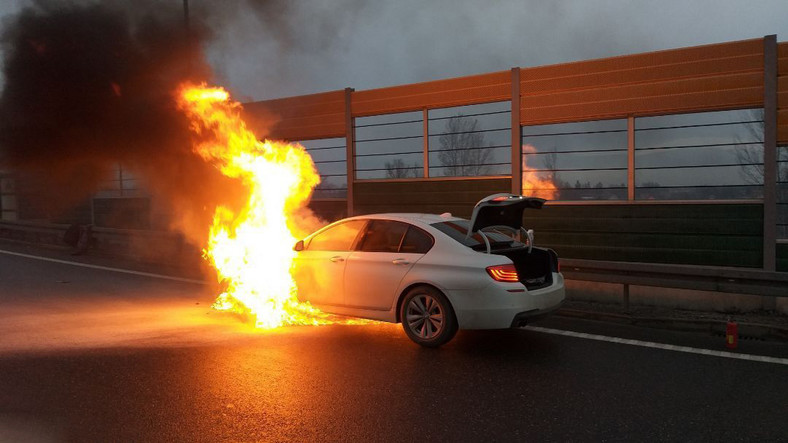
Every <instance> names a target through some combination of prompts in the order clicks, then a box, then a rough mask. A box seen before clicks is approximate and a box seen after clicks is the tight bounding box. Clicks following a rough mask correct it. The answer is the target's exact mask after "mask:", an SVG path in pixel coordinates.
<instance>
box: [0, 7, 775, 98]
mask: <svg viewBox="0 0 788 443" xmlns="http://www.w3.org/2000/svg"><path fill="white" fill-rule="evenodd" d="M26 3H28V1H22V0H3V1H2V2H0V16H1V17H2V18H1V19H0V20H2V19H8V17H9V16H11V15H13V14H14V13H15V12H16V11H18V10H19V9H20V8H21V7H23V5H25V4H26ZM189 3H190V9H191V14H192V17H194V19H198V18H204V19H205V20H206V21H208V22H209V23H210V26H211V27H212V28H213V32H214V37H213V39H212V40H210V41H209V42H208V44H207V47H206V52H207V55H208V59H209V61H210V63H211V65H212V67H213V68H214V72H215V75H216V78H215V81H216V82H217V83H220V84H222V85H225V86H227V87H229V88H230V89H231V90H232V91H233V92H234V93H235V94H236V96H237V97H238V98H239V99H241V100H242V101H247V100H259V99H266V98H276V97H284V96H291V95H299V94H308V93H314V92H322V91H328V90H334V89H342V88H345V87H353V88H356V89H357V90H361V89H370V88H377V87H384V86H391V85H397V84H404V83H413V82H421V81H427V80H435V79H441V78H450V77H457V76H463V75H470V74H478V73H484V72H492V71H500V70H506V69H509V68H511V67H514V66H521V67H528V66H538V65H545V64H553V63H560V62H567V61H573V60H585V59H591V58H599V57H608V56H614V55H622V54H631V53H637V52H646V51H654V50H659V49H669V48H677V47H684V46H693V45H701V44H708V43H717V42H724V41H731V40H741V39H749V38H761V37H763V36H764V35H767V34H777V38H778V41H786V40H788V1H786V0H773V1H772V0H761V1H758V0H749V1H741V0H731V1H720V0H717V1H711V0H702V1H699V0H693V1H687V0H661V1H623V0H621V1H615V0H599V1H591V0H586V1H583V0H565V1H547V0H540V1H537V0H520V1H506V0H486V1H474V0H430V1H425V0H396V1H383V0H377V1H376V0H322V1H321V0H309V1H286V0H275V1H271V0H267V1H260V0H231V1H222V2H218V1H212V0H191V1H190V2H189ZM182 4H183V2H182V1H181V0H168V1H161V6H160V7H161V8H162V10H164V9H170V8H171V9H173V10H175V11H177V10H180V8H182Z"/></svg>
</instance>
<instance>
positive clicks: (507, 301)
mask: <svg viewBox="0 0 788 443" xmlns="http://www.w3.org/2000/svg"><path fill="white" fill-rule="evenodd" d="M518 287H519V288H521V289H522V292H510V291H511V290H512V289H514V288H518ZM446 295H447V296H448V297H449V300H450V301H451V304H452V307H453V308H454V313H455V314H456V315H457V323H458V325H459V327H460V329H507V328H511V327H513V326H517V324H518V321H524V320H532V319H533V318H534V317H540V316H543V315H548V314H550V313H551V312H553V311H555V310H556V309H558V308H559V307H560V306H561V304H562V303H563V302H564V298H565V290H564V279H563V276H561V274H558V273H554V274H553V284H552V285H550V286H548V287H546V288H541V289H537V290H533V291H525V290H524V287H523V286H522V285H521V284H519V283H494V284H491V285H489V286H487V287H485V288H483V289H481V290H475V291H447V294H446Z"/></svg>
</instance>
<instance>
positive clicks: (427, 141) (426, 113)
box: [421, 108, 430, 178]
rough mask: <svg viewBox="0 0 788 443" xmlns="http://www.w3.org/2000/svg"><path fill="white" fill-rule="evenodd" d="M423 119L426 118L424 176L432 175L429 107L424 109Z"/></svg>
mask: <svg viewBox="0 0 788 443" xmlns="http://www.w3.org/2000/svg"><path fill="white" fill-rule="evenodd" d="M421 118H422V120H424V122H423V123H424V178H429V176H430V111H429V110H427V108H424V109H423V110H422V117H421Z"/></svg>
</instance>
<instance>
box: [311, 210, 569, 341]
mask: <svg viewBox="0 0 788 443" xmlns="http://www.w3.org/2000/svg"><path fill="white" fill-rule="evenodd" d="M352 219H370V220H371V219H375V220H394V221H401V222H405V223H408V224H411V225H414V226H416V227H418V228H421V229H422V230H424V231H426V232H427V233H429V234H430V235H431V236H432V237H433V238H434V240H435V242H434V244H433V246H432V248H431V249H430V250H429V251H428V252H427V253H426V254H407V253H405V254H403V253H390V252H361V251H344V254H346V255H344V257H345V259H346V260H345V262H344V267H343V268H342V274H341V275H342V280H343V281H342V282H341V284H336V283H334V284H335V286H333V287H331V286H326V285H323V286H321V290H320V291H321V292H319V293H318V294H316V295H317V297H314V296H312V295H311V294H302V297H303V298H305V299H306V300H308V301H310V302H312V304H314V305H316V306H317V307H318V308H321V309H323V310H325V311H327V312H331V313H335V314H341V315H350V316H356V317H363V318H370V319H375V320H382V321H388V322H396V321H397V310H398V301H399V300H400V297H401V296H402V295H403V294H404V293H405V292H406V290H407V289H408V288H410V287H412V286H414V285H420V284H422V285H424V284H425V285H430V286H434V287H435V288H437V289H439V290H440V291H441V292H442V293H443V294H444V295H446V297H447V298H448V299H449V301H450V302H451V305H452V307H453V309H454V313H455V315H456V317H457V321H458V325H459V328H460V329H502V328H509V327H511V326H512V325H513V321H514V319H515V316H516V315H518V314H522V313H530V314H529V315H531V314H532V315H539V314H543V313H548V312H550V311H552V310H555V309H556V308H558V307H559V306H560V305H561V303H562V302H563V300H564V297H565V290H564V280H563V277H562V276H561V274H560V273H557V272H554V273H553V275H552V277H553V282H552V284H551V285H550V286H548V287H544V288H540V289H536V290H532V291H529V290H528V289H526V288H525V286H524V285H523V284H522V283H519V282H517V283H506V282H499V281H495V280H493V279H492V278H491V277H490V275H489V274H488V273H487V271H486V268H487V267H488V266H496V265H502V264H511V263H512V261H511V260H510V259H509V258H508V257H506V256H504V255H496V254H487V253H484V252H477V251H474V250H473V249H471V248H469V247H467V246H465V245H463V244H461V243H459V242H457V241H456V240H454V239H452V238H451V237H449V236H448V235H446V234H445V233H443V232H441V231H440V230H438V229H436V228H434V227H432V226H431V224H432V223H436V222H443V221H454V220H462V219H459V218H456V217H444V216H437V215H430V214H372V215H366V216H359V217H352V218H350V219H345V220H343V221H346V220H352ZM331 226H333V224H332V225H329V226H328V227H331ZM328 227H326V228H324V229H327V228H328ZM324 229H321V230H320V231H317V232H316V233H315V234H312V235H310V236H309V237H307V238H306V239H305V243H307V244H308V241H309V239H310V238H311V237H313V236H314V235H316V234H318V233H320V232H322V231H323V230H324ZM342 254H343V252H339V251H308V250H307V251H302V252H300V253H299V254H298V257H297V258H296V263H297V264H296V268H298V267H307V268H311V267H316V269H313V270H311V271H309V272H311V273H312V275H325V274H326V273H327V272H329V271H327V270H321V269H319V268H320V267H322V266H325V267H326V268H327V269H329V270H331V269H332V270H333V271H332V273H334V272H337V271H338V270H339V269H338V268H339V267H338V266H333V265H336V264H337V263H332V262H330V261H328V260H329V258H330V257H334V256H339V255H342ZM403 261H405V262H407V264H403V263H401V262H403ZM329 263H330V265H329ZM297 280H298V279H297ZM336 280H337V278H336V277H335V276H333V275H332V276H329V277H328V278H327V279H326V281H328V282H336ZM299 289H301V282H300V281H299ZM299 292H301V291H299Z"/></svg>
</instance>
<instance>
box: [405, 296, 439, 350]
mask: <svg viewBox="0 0 788 443" xmlns="http://www.w3.org/2000/svg"><path fill="white" fill-rule="evenodd" d="M405 317H406V318H405V321H406V322H407V323H408V328H410V331H411V332H413V333H414V334H415V335H416V336H417V337H419V338H420V339H422V340H430V339H433V338H435V337H437V336H438V334H440V333H441V331H442V330H443V325H444V315H443V309H441V305H440V303H438V300H436V299H435V298H434V297H432V296H431V295H428V294H419V295H417V296H415V297H413V298H412V299H411V300H410V302H408V309H407V310H406V312H405Z"/></svg>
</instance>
